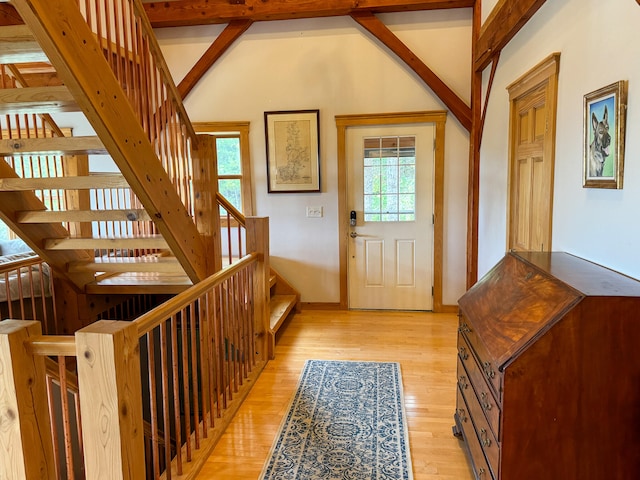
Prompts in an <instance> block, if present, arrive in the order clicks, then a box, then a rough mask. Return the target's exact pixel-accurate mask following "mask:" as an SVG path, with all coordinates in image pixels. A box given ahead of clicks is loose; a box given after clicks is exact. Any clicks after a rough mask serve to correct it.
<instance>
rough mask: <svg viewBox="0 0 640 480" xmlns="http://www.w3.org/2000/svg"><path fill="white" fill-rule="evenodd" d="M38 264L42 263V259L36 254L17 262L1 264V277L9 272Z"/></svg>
mask: <svg viewBox="0 0 640 480" xmlns="http://www.w3.org/2000/svg"><path fill="white" fill-rule="evenodd" d="M38 263H42V259H41V258H40V257H39V256H38V255H36V254H35V253H34V254H33V255H30V256H29V257H26V258H20V259H17V260H11V261H9V262H5V263H0V275H2V274H4V273H7V272H13V271H16V270H19V269H21V268H24V267H31V266H32V265H37V264H38Z"/></svg>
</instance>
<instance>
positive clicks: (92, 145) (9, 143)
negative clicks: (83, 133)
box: [0, 136, 108, 157]
mask: <svg viewBox="0 0 640 480" xmlns="http://www.w3.org/2000/svg"><path fill="white" fill-rule="evenodd" d="M106 153H108V152H107V149H106V148H105V147H104V145H103V144H102V142H101V141H100V139H99V138H98V137H96V136H89V137H47V138H5V139H2V140H0V157H6V156H10V155H27V154H34V155H35V154H38V155H104V154H106Z"/></svg>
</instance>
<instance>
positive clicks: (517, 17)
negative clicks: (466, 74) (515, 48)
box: [473, 0, 640, 71]
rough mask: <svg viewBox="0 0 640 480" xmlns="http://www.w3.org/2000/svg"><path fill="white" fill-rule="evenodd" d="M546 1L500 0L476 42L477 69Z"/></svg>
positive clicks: (489, 61)
mask: <svg viewBox="0 0 640 480" xmlns="http://www.w3.org/2000/svg"><path fill="white" fill-rule="evenodd" d="M545 1H546V0H518V1H517V2H514V1H512V0H500V2H499V3H498V4H497V5H496V6H495V7H494V9H493V10H492V11H491V14H490V15H489V17H488V18H487V19H486V20H485V22H484V24H483V26H482V29H481V31H480V37H479V38H478V41H477V42H476V48H475V51H474V53H473V60H474V64H473V66H474V69H475V71H481V70H484V69H485V68H486V67H487V65H489V63H491V60H492V59H493V57H494V56H495V55H497V54H498V53H499V52H500V51H501V50H502V49H503V48H504V47H505V46H506V45H507V43H509V41H511V39H512V38H513V37H514V36H515V35H516V33H518V32H519V31H520V29H521V28H522V27H523V26H524V25H525V24H526V23H527V22H528V21H529V19H530V18H531V17H532V16H533V15H534V14H535V13H536V12H537V11H538V9H539V8H540V7H541V6H542V5H544V3H545ZM639 1H640V0H639Z"/></svg>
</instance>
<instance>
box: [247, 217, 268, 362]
mask: <svg viewBox="0 0 640 480" xmlns="http://www.w3.org/2000/svg"><path fill="white" fill-rule="evenodd" d="M246 222H247V225H246V229H247V252H257V253H259V254H260V259H259V260H258V263H257V268H256V273H255V277H254V283H253V288H254V299H255V304H254V315H255V333H256V353H257V355H258V356H259V358H258V359H259V360H263V361H266V360H268V359H270V358H273V345H272V343H273V342H272V341H271V340H270V338H269V337H270V330H271V326H270V324H269V323H270V314H269V298H270V288H269V276H270V274H271V268H270V267H269V217H247V220H246Z"/></svg>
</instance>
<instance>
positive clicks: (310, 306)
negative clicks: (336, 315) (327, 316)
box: [300, 302, 342, 310]
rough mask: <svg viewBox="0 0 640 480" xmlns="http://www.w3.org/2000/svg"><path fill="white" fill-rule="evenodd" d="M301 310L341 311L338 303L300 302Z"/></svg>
mask: <svg viewBox="0 0 640 480" xmlns="http://www.w3.org/2000/svg"><path fill="white" fill-rule="evenodd" d="M300 308H301V309H302V310H342V307H341V306H340V304H339V303H328V302H300Z"/></svg>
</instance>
